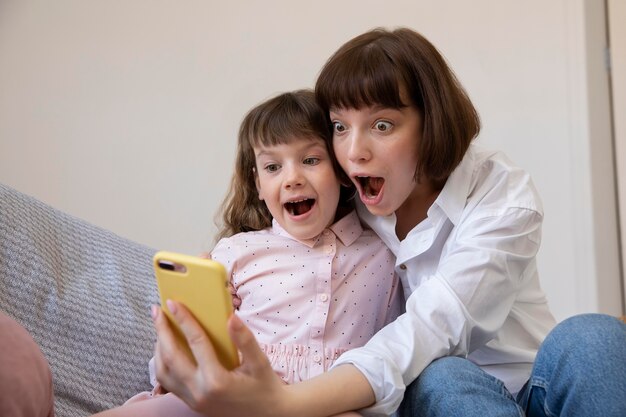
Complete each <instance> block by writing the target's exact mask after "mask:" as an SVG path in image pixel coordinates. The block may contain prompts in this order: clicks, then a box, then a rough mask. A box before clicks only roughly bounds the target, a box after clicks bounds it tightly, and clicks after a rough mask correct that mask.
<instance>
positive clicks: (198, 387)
mask: <svg viewBox="0 0 626 417" xmlns="http://www.w3.org/2000/svg"><path fill="white" fill-rule="evenodd" d="M168 308H169V310H170V311H171V312H172V314H173V316H174V318H175V319H176V321H177V322H178V324H179V326H180V327H181V329H182V331H183V333H184V334H185V337H186V338H187V341H188V343H189V346H190V347H191V351H192V354H193V356H194V359H195V363H194V361H193V360H192V359H191V358H190V357H189V355H187V354H186V353H185V350H184V348H183V347H182V346H181V345H180V344H179V343H178V341H177V339H176V338H175V337H174V334H173V332H172V328H171V326H170V323H169V321H168V320H167V318H166V317H165V315H164V314H163V312H162V311H161V309H160V308H159V307H156V306H155V307H153V312H152V313H153V320H154V326H155V329H156V332H157V343H156V349H155V367H156V374H157V379H158V380H159V382H160V383H161V385H163V387H164V388H165V389H167V390H168V391H170V392H173V393H174V394H176V395H177V396H178V397H180V398H181V399H182V400H183V401H185V403H187V405H189V407H190V408H192V409H193V410H195V411H197V412H199V413H201V414H205V415H209V412H210V415H211V416H245V415H255V416H259V417H262V416H280V415H289V413H288V412H286V411H285V409H284V407H283V401H282V400H283V399H285V397H286V395H285V393H284V388H285V386H286V385H284V384H283V382H282V381H281V380H280V378H279V377H278V376H277V375H276V374H275V373H274V371H273V370H272V368H271V366H270V364H269V361H268V359H267V357H266V356H265V354H264V353H263V352H262V351H261V349H260V348H259V345H258V344H257V342H256V340H255V339H254V336H253V335H252V333H251V332H250V330H249V329H248V328H247V327H245V326H244V325H243V323H242V322H241V320H240V319H239V318H238V317H237V316H236V315H233V316H232V317H231V318H230V320H229V322H228V331H229V334H230V337H231V338H232V340H233V342H234V343H235V346H236V347H237V348H238V349H239V351H240V352H241V358H242V364H241V366H240V367H239V368H237V369H235V370H233V371H228V370H227V369H225V368H224V367H223V366H222V365H221V363H220V362H219V360H218V359H217V355H216V353H215V350H214V349H213V346H212V345H211V342H210V341H209V338H208V336H207V335H206V333H205V332H204V330H203V329H202V328H201V327H200V325H199V324H198V322H197V321H196V320H195V318H194V317H193V315H192V314H191V313H190V312H189V311H188V310H187V309H186V308H185V307H184V306H183V305H182V304H180V303H176V302H173V301H170V300H168Z"/></svg>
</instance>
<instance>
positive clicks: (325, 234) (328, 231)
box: [322, 229, 330, 236]
mask: <svg viewBox="0 0 626 417" xmlns="http://www.w3.org/2000/svg"><path fill="white" fill-rule="evenodd" d="M322 234H323V235H324V236H328V235H329V234H330V230H328V229H326V230H324V231H323V232H322Z"/></svg>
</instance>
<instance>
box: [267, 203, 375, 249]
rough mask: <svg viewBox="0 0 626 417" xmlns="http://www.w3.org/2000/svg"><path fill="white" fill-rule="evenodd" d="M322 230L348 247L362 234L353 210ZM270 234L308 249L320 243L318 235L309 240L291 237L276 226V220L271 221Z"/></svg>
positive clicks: (359, 223) (280, 227) (357, 217)
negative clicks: (332, 234)
mask: <svg viewBox="0 0 626 417" xmlns="http://www.w3.org/2000/svg"><path fill="white" fill-rule="evenodd" d="M324 230H325V231H326V230H330V231H331V232H332V233H334V234H335V236H337V237H338V238H339V240H340V241H341V243H343V244H344V245H345V246H350V245H351V244H353V243H354V242H355V241H356V240H357V239H358V238H359V236H361V234H362V233H363V227H362V226H361V222H360V220H359V216H357V214H356V211H354V210H352V211H350V213H348V214H346V215H345V216H343V217H342V218H341V219H339V220H338V221H337V222H335V223H333V224H332V225H330V226H329V227H328V228H326V229H324ZM272 232H274V233H275V234H277V235H280V236H284V237H287V238H289V239H292V240H295V241H297V242H300V243H302V244H303V245H306V246H308V247H309V248H313V247H315V245H317V243H318V242H319V241H320V236H321V234H320V235H318V236H315V237H313V238H311V239H305V240H300V239H296V238H295V237H293V236H291V235H290V234H289V233H288V232H287V231H286V230H285V229H283V227H282V226H281V225H280V224H278V222H277V221H276V219H272ZM322 233H324V232H322Z"/></svg>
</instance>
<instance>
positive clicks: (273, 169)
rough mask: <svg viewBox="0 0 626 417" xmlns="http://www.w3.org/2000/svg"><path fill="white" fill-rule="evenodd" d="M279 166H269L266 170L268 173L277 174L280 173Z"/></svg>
mask: <svg viewBox="0 0 626 417" xmlns="http://www.w3.org/2000/svg"><path fill="white" fill-rule="evenodd" d="M278 168H279V165H278V164H269V165H266V166H265V170H266V171H267V172H276V171H278Z"/></svg>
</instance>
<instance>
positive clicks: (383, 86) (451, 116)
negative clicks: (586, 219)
mask: <svg viewBox="0 0 626 417" xmlns="http://www.w3.org/2000/svg"><path fill="white" fill-rule="evenodd" d="M315 95H316V98H317V100H318V102H319V103H320V105H321V106H322V107H323V108H324V110H325V111H326V113H327V114H328V111H329V110H330V109H333V108H336V109H342V108H346V109H349V108H353V109H359V108H362V107H369V106H374V105H380V106H383V107H391V108H396V109H399V108H402V107H406V106H409V105H414V106H416V107H417V109H418V110H419V112H420V114H421V116H422V119H423V120H422V138H421V141H420V144H419V147H418V149H419V155H418V161H419V162H418V164H417V167H416V168H415V179H416V180H418V181H419V180H420V178H421V177H422V176H423V177H425V178H427V179H428V180H430V181H432V182H433V183H434V184H435V185H437V186H439V187H442V186H443V184H444V183H445V181H446V180H447V178H448V177H449V176H450V174H451V173H452V171H453V170H454V168H456V166H457V165H458V164H459V162H461V159H463V155H464V154H465V151H466V150H467V148H468V147H469V144H470V142H471V141H472V139H473V138H475V137H476V136H477V135H478V132H479V131H480V119H479V117H478V113H477V112H476V109H475V108H474V106H473V105H472V102H471V101H470V99H469V97H468V96H467V93H466V92H465V90H464V89H463V87H462V86H461V84H460V83H459V81H458V80H457V78H456V76H455V75H454V73H453V72H452V70H451V69H450V68H449V67H448V65H447V64H446V61H445V59H444V58H443V57H442V55H441V54H440V53H439V52H438V51H437V49H436V48H435V47H434V46H433V45H432V44H431V43H430V42H429V41H428V40H427V39H426V38H424V37H423V36H422V35H420V34H419V33H417V32H415V31H413V30H410V29H406V28H400V29H396V30H393V31H388V30H385V29H381V28H378V29H374V30H371V31H369V32H366V33H364V34H362V35H359V36H357V37H356V38H354V39H352V40H350V41H348V42H347V43H346V44H344V45H343V46H342V47H340V48H339V49H338V50H337V51H336V52H335V53H334V54H333V55H332V56H331V57H330V59H329V60H328V61H327V62H326V64H325V65H324V67H323V68H322V71H321V73H320V75H319V77H318V79H317V83H316V85H315ZM402 96H406V97H407V98H408V99H409V100H410V103H405V102H403V101H402Z"/></svg>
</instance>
